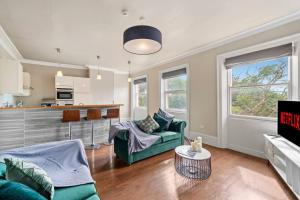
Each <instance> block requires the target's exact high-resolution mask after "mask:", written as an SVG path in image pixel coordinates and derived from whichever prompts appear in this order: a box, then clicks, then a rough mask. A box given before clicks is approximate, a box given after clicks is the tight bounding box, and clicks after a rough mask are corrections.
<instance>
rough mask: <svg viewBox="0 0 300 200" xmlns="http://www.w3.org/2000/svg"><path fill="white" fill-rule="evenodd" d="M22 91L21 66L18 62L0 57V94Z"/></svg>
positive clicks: (17, 93) (18, 93) (16, 93)
mask: <svg viewBox="0 0 300 200" xmlns="http://www.w3.org/2000/svg"><path fill="white" fill-rule="evenodd" d="M22 93H23V66H22V65H21V63H20V62H18V61H15V60H9V59H0V94H12V95H20V94H22Z"/></svg>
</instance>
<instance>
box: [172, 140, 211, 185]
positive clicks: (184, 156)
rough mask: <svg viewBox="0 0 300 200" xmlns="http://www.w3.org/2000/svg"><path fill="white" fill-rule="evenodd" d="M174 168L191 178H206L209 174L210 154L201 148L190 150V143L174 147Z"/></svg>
mask: <svg viewBox="0 0 300 200" xmlns="http://www.w3.org/2000/svg"><path fill="white" fill-rule="evenodd" d="M175 169H176V171H177V173H178V174H180V175H182V176H185V177H187V178H192V179H200V180H206V179H208V177H209V176H210V175H211V154H210V152H209V151H208V150H206V149H204V148H202V151H201V152H193V151H191V146H190V145H181V146H178V147H176V148H175Z"/></svg>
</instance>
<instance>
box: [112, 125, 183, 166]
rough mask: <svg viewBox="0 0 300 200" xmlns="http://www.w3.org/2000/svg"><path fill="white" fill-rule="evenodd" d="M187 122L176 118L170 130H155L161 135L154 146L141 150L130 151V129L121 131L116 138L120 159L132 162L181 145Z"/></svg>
mask: <svg viewBox="0 0 300 200" xmlns="http://www.w3.org/2000/svg"><path fill="white" fill-rule="evenodd" d="M185 127H186V122H185V121H181V120H176V119H174V120H173V121H172V123H171V125H170V127H169V129H168V130H166V131H163V132H154V133H152V134H156V135H159V136H161V137H160V139H159V140H158V141H157V142H155V143H154V144H153V145H152V146H150V147H149V148H147V149H144V150H143V151H140V152H134V153H131V154H129V153H128V134H129V132H128V130H122V131H119V132H118V134H117V135H116V137H115V138H114V150H115V153H116V156H117V158H118V159H120V160H122V161H124V162H126V163H127V164H129V165H130V164H132V163H134V162H136V161H139V160H142V159H145V158H148V157H150V156H154V155H157V154H159V153H162V152H165V151H169V150H171V149H174V148H176V147H177V146H179V145H183V144H184V129H185Z"/></svg>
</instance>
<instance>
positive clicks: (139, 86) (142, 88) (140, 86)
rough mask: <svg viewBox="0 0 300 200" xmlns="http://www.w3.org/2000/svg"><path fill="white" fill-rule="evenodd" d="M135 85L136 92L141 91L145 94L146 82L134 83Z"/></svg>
mask: <svg viewBox="0 0 300 200" xmlns="http://www.w3.org/2000/svg"><path fill="white" fill-rule="evenodd" d="M136 87H137V93H143V94H145V93H146V92H147V84H146V83H141V84H138V85H136Z"/></svg>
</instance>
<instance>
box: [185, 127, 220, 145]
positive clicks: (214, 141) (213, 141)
mask: <svg viewBox="0 0 300 200" xmlns="http://www.w3.org/2000/svg"><path fill="white" fill-rule="evenodd" d="M197 136H201V137H202V141H203V143H204V144H208V145H211V146H215V147H219V142H218V138H217V137H215V136H211V135H207V134H204V133H199V132H194V131H190V132H189V134H188V138H189V139H194V138H196V137H197Z"/></svg>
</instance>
